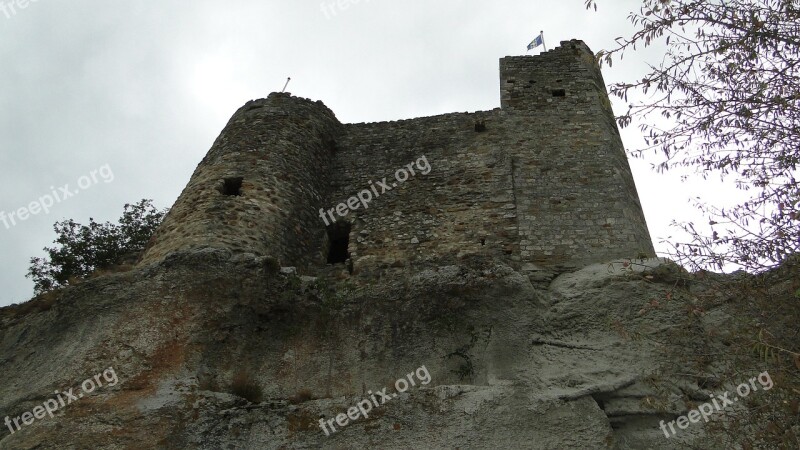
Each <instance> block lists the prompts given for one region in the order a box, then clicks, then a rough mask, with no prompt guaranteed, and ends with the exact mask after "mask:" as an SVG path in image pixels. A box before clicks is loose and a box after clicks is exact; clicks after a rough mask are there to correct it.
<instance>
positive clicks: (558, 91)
mask: <svg viewBox="0 0 800 450" xmlns="http://www.w3.org/2000/svg"><path fill="white" fill-rule="evenodd" d="M566 96H567V91H565V90H564V89H553V97H566Z"/></svg>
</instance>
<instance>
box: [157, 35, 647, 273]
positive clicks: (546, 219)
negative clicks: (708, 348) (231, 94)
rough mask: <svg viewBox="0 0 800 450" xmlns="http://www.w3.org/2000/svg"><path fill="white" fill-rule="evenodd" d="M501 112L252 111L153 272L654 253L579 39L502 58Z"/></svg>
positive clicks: (300, 104) (559, 261)
mask: <svg viewBox="0 0 800 450" xmlns="http://www.w3.org/2000/svg"><path fill="white" fill-rule="evenodd" d="M500 90H501V107H500V108H496V109H494V110H492V111H480V112H475V113H452V114H444V115H439V116H434V117H423V118H415V119H409V120H400V121H392V122H380V123H358V124H342V123H340V122H339V121H338V120H337V119H336V117H335V116H334V114H333V112H331V111H330V110H329V109H328V108H327V107H326V106H325V105H323V104H322V102H320V101H317V102H313V101H310V100H307V99H302V98H297V97H292V96H291V95H289V94H286V93H273V94H271V95H270V96H269V97H268V98H266V99H261V100H254V101H250V102H248V103H247V104H245V105H244V106H243V107H242V108H240V109H239V110H238V111H237V112H236V113H235V114H234V115H233V117H232V118H231V119H230V122H229V123H228V124H227V126H226V127H225V129H224V130H223V131H222V133H221V134H220V136H219V137H218V138H217V140H216V142H214V145H213V146H212V148H211V150H210V151H209V152H208V154H207V155H206V157H205V158H204V159H203V161H202V162H201V163H200V164H199V166H198V167H197V169H196V171H195V173H194V175H193V176H192V178H191V180H190V182H189V184H188V186H187V187H186V188H185V189H184V191H183V193H182V194H181V195H180V197H179V199H178V200H177V202H176V203H175V205H174V207H173V208H172V210H171V211H170V213H169V215H168V216H167V217H166V219H165V221H164V223H163V224H162V225H161V227H160V229H159V230H158V231H157V233H156V234H155V236H154V237H153V239H152V240H151V242H150V244H149V246H148V248H147V250H146V252H145V254H144V256H143V261H142V262H143V263H153V262H158V261H161V260H163V259H164V258H165V257H166V256H167V255H168V254H170V253H173V252H175V251H178V250H184V249H191V248H201V247H210V248H218V249H219V248H224V249H229V250H231V251H233V252H237V253H251V254H255V255H258V256H269V257H273V258H275V259H276V260H277V261H279V262H280V264H282V265H284V266H295V267H298V268H299V269H300V270H304V271H308V270H313V269H314V268H320V267H324V266H325V265H326V264H327V263H330V262H334V263H335V262H347V263H348V265H349V268H350V270H351V271H353V270H355V271H359V270H360V269H365V268H367V267H370V266H375V265H378V266H384V267H390V266H392V267H399V266H403V265H405V264H423V263H424V262H425V261H429V260H433V259H436V260H442V259H444V260H447V259H448V258H451V257H452V258H463V257H468V256H470V255H484V256H490V257H493V258H503V259H507V260H509V261H511V262H514V263H517V264H525V263H529V264H534V265H535V266H538V267H553V266H565V265H566V266H580V265H583V264H588V263H593V262H602V261H607V260H611V259H615V258H622V257H636V256H641V255H648V256H650V255H653V253H654V251H653V246H652V242H651V239H650V235H649V233H648V230H647V225H646V223H645V219H644V214H643V212H642V208H641V205H640V202H639V198H638V195H637V192H636V187H635V185H634V181H633V177H632V175H631V170H630V167H629V165H628V161H627V158H626V155H625V151H624V148H623V144H622V141H621V139H620V135H619V130H618V128H617V126H616V123H615V121H614V116H613V112H612V110H611V105H610V102H609V99H608V93H607V91H606V88H605V84H604V82H603V78H602V75H601V72H600V68H599V66H598V64H597V63H596V61H595V59H594V56H593V54H592V52H591V51H590V49H589V48H588V47H587V46H586V44H584V43H583V42H582V41H579V40H572V41H564V42H561V46H560V47H558V48H556V49H553V50H550V51H548V52H545V53H543V54H540V55H538V56H513V57H506V58H503V59H501V60H500ZM422 156H424V157H425V158H426V159H427V161H428V162H429V164H430V167H431V170H430V173H428V174H427V175H424V176H423V175H421V174H417V175H416V176H415V177H412V178H411V179H409V180H407V181H406V182H405V183H402V184H399V185H398V184H397V183H394V184H395V185H396V189H393V190H391V191H390V192H387V193H385V194H383V195H381V196H380V197H379V198H375V199H374V200H373V201H372V203H371V204H370V205H369V208H366V209H365V208H361V209H358V210H357V211H353V212H350V213H349V215H347V216H346V217H344V218H338V217H337V218H338V219H339V220H338V221H337V222H336V223H334V224H330V225H329V226H326V222H325V221H323V219H322V218H321V217H320V209H324V210H328V209H330V208H331V207H335V206H336V205H337V204H339V203H341V202H344V201H345V200H346V199H348V198H351V197H353V196H355V195H356V194H357V193H358V192H359V191H362V190H364V189H367V188H369V187H371V186H372V183H373V182H377V181H381V180H383V179H384V177H387V179H388V180H390V181H394V174H395V170H397V169H399V168H403V167H405V166H406V165H407V164H408V163H410V162H414V161H416V160H418V159H419V158H420V157H422Z"/></svg>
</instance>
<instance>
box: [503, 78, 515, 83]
mask: <svg viewBox="0 0 800 450" xmlns="http://www.w3.org/2000/svg"><path fill="white" fill-rule="evenodd" d="M516 82H517V80H516V79H514V78H509V79H507V80H506V83H516Z"/></svg>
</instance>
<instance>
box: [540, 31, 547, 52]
mask: <svg viewBox="0 0 800 450" xmlns="http://www.w3.org/2000/svg"><path fill="white" fill-rule="evenodd" d="M539 36H541V37H542V45H544V51H547V44H545V43H544V30H542V31H540V32H539Z"/></svg>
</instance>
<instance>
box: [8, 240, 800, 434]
mask: <svg viewBox="0 0 800 450" xmlns="http://www.w3.org/2000/svg"><path fill="white" fill-rule="evenodd" d="M317 275H318V276H316V277H312V276H308V275H303V274H299V273H296V271H295V270H294V269H292V268H285V267H284V268H282V267H280V265H279V264H277V262H276V261H275V260H273V259H270V258H265V257H257V256H255V255H252V254H246V253H244V254H242V253H239V254H234V253H231V252H229V251H226V250H221V249H198V250H191V251H184V252H177V253H173V254H171V255H170V256H168V257H167V258H165V259H164V260H163V261H160V262H158V263H154V264H150V265H141V266H139V267H137V268H135V269H134V270H130V271H127V272H121V273H114V274H105V275H103V276H99V277H96V278H94V279H90V280H87V281H85V282H83V283H81V284H78V285H76V286H72V287H68V288H65V289H62V290H59V291H55V292H52V293H49V294H46V295H43V296H41V297H39V298H36V299H34V300H32V301H31V302H28V303H25V304H23V305H17V306H12V307H8V308H3V309H2V310H0V370H1V371H2V374H3V383H2V386H0V413H2V415H3V416H6V415H7V416H8V418H6V425H5V426H4V427H3V434H2V435H0V448H9V449H34V448H36V449H50V448H59V449H62V448H68V449H71V448H74V449H83V448H110V449H115V448H119V449H123V448H168V449H173V448H198V449H219V448H226V449H228V448H229V449H234V448H236V449H240V448H241V449H288V448H330V449H346V448H389V449H393V448H398V449H399V448H432V449H454V448H458V449H470V448H533V449H553V448H559V449H560V448H580V449H595V448H596V449H601V448H602V449H605V448H618V449H641V448H652V449H661V448H663V449H667V448H737V447H739V448H797V447H796V446H797V437H798V435H800V416H798V397H800V387H799V386H800V383H799V382H798V380H800V358H798V357H797V353H796V352H798V340H797V332H798V326H797V324H798V321H797V318H798V317H800V314H799V313H798V310H799V309H800V307H799V305H798V303H799V302H798V300H797V299H796V298H795V297H794V296H795V292H796V291H797V290H798V288H800V285H798V270H797V265H791V264H787V265H786V266H785V267H784V268H782V269H781V270H778V271H776V272H773V273H770V274H766V275H762V276H757V277H756V276H749V275H743V274H736V275H727V276H721V275H714V274H707V273H701V274H693V275H690V274H687V273H685V272H684V271H683V270H681V269H680V268H679V267H678V266H676V265H674V264H672V263H670V262H667V261H663V260H657V259H650V260H619V261H615V262H609V263H604V264H596V265H590V266H588V267H583V268H580V269H575V268H572V269H567V268H555V269H549V270H540V269H538V268H536V267H535V266H532V265H530V264H528V265H521V266H511V265H508V264H507V263H505V262H498V261H497V260H495V259H492V258H481V257H467V258H463V259H460V260H455V261H452V260H448V261H440V262H439V263H438V264H436V263H431V264H426V265H424V266H411V265H402V264H394V265H392V266H386V265H379V264H376V265H373V266H366V265H365V266H364V267H362V268H361V269H360V270H357V271H355V273H353V274H350V273H349V272H348V271H347V270H345V269H344V268H343V266H333V268H332V269H331V270H329V271H328V273H325V274H317ZM793 352H794V353H793ZM401 380H402V382H401ZM87 381H90V382H88V383H87ZM741 383H744V384H745V385H748V386H749V387H748V393H747V395H742V394H743V390H742V389H740V391H739V392H737V388H741V385H740V384H741ZM384 388H385V389H384ZM712 396H713V397H712ZM723 398H727V399H729V400H730V401H731V402H732V403H731V404H725V403H724V402H723V400H722V399H723ZM717 400H719V401H718V402H717V403H718V404H719V406H722V407H723V408H721V409H720V410H717V409H716V408H714V409H711V411H710V412H708V408H704V405H706V404H707V405H714V401H717ZM734 400H735V401H734ZM710 407H711V406H709V408H710ZM695 411H698V412H697V413H695ZM693 413H694V414H693ZM699 413H707V414H705V415H703V416H702V417H701V418H699V419H698V420H693V419H696V418H697V417H699ZM348 414H349V417H348ZM365 416H366V417H365ZM682 416H687V417H688V418H683V417H682ZM704 419H708V422H706V420H704ZM15 420H16V421H15ZM662 421H663V422H662ZM670 423H672V425H671V428H672V429H673V430H674V433H673V432H672V431H670ZM342 424H345V425H342ZM682 425H686V426H682ZM334 430H335V431H334ZM12 431H13V433H12ZM667 436H669V437H667ZM782 446H783V447H782Z"/></svg>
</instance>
